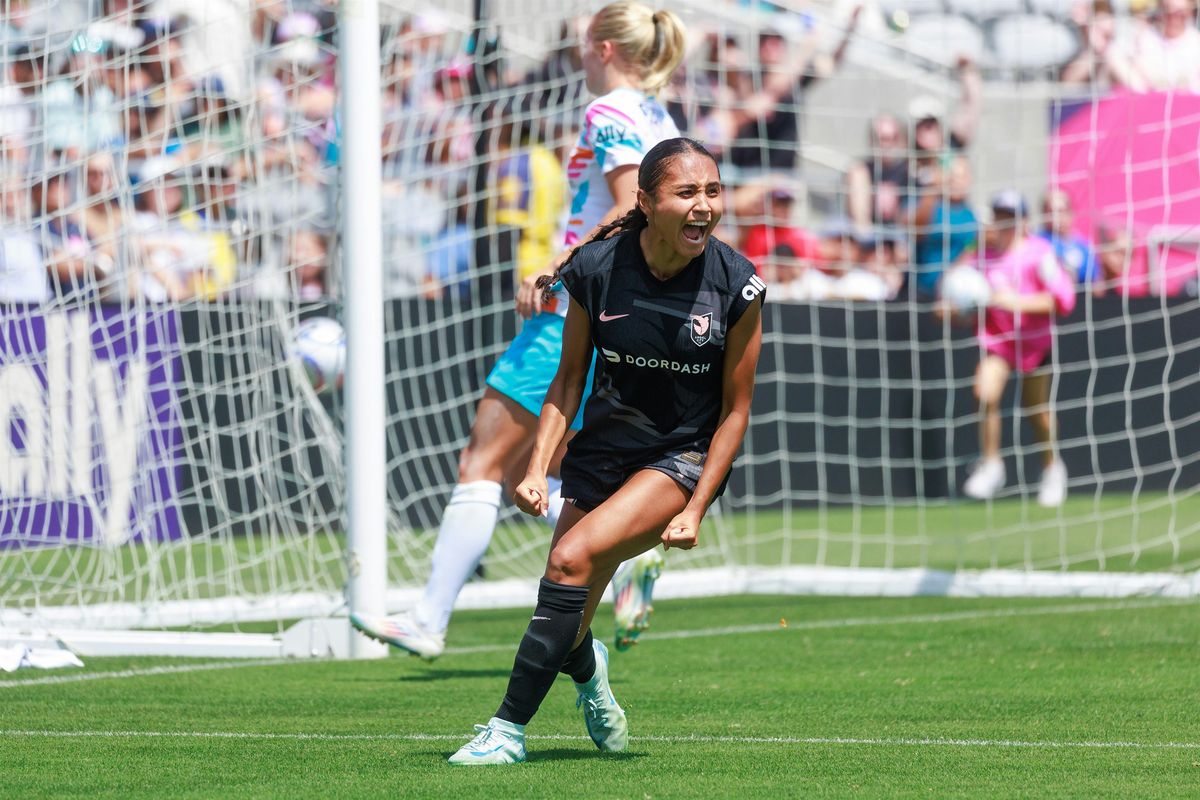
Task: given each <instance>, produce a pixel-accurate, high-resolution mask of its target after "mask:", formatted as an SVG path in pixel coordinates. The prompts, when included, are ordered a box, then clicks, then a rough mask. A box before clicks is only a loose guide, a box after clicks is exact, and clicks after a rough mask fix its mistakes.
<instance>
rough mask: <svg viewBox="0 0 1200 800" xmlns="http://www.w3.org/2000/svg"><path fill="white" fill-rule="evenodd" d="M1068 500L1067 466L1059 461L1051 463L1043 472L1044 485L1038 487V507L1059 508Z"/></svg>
mask: <svg viewBox="0 0 1200 800" xmlns="http://www.w3.org/2000/svg"><path fill="white" fill-rule="evenodd" d="M1066 499H1067V465H1066V464H1064V463H1063V462H1062V461H1060V460H1059V459H1057V458H1056V459H1054V460H1053V461H1052V462H1050V466H1048V467H1046V468H1045V469H1044V470H1042V483H1041V485H1040V486H1038V505H1039V506H1042V507H1044V508H1058V507H1059V506H1061V505H1062V504H1063V503H1064V502H1065V501H1066Z"/></svg>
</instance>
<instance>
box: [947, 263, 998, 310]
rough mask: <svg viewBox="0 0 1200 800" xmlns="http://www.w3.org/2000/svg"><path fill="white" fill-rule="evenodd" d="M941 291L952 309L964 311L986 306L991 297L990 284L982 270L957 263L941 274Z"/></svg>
mask: <svg viewBox="0 0 1200 800" xmlns="http://www.w3.org/2000/svg"><path fill="white" fill-rule="evenodd" d="M941 293H942V299H943V300H945V301H946V302H947V303H949V305H950V307H951V308H952V309H954V310H955V311H957V312H959V313H965V312H968V311H975V310H976V309H979V308H983V307H984V306H986V305H987V304H988V300H990V299H991V297H992V286H991V284H989V283H988V279H987V278H985V277H984V275H983V273H982V272H980V271H979V270H977V269H975V268H974V267H969V266H967V265H966V264H959V265H958V266H954V267H951V268H950V269H948V270H946V274H944V275H943V276H942V283H941Z"/></svg>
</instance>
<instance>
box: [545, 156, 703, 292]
mask: <svg viewBox="0 0 1200 800" xmlns="http://www.w3.org/2000/svg"><path fill="white" fill-rule="evenodd" d="M686 153H699V154H701V155H703V156H705V157H707V158H710V159H712V162H713V163H714V164H716V163H717V159H716V158H715V157H714V156H713V154H712V153H710V152H708V148H706V147H705V146H704V145H702V144H700V142H698V141H696V140H695V139H689V138H687V137H686V136H679V137H676V138H674V139H664V140H663V141H661V142H659V143H658V144H656V145H654V147H651V148H650V152H648V153H646V155H645V157H644V158H643V159H642V163H641V164H640V165H639V166H638V188H639V189H641V190H642V191H643V192H644V193H646V194H649V195H653V194H654V193H655V192H656V191H658V187H659V184H661V183H662V182H663V178H665V177H666V175H667V168H668V167H669V166H670V163H671V161H672V160H673V159H674V158H675V157H676V156H681V155H684V154H686ZM649 224H650V220H649V219H648V218H647V217H646V212H645V211H642V207H641V206H639V205H637V204H636V203H635V204H634V206H633V208H632V209H630V210H629V211H627V212H626V213H625V214H623V215H621V216H620V217H617V218H616V219H614V220H613V221H612V222H610V223H608V224H607V225H603V226H601V227H600V228H599V229H598V230H597V231H596V232H595V233H594V234H593V235H592V237H591V238H590V239H588V240H587V241H586V242H583V243H581V244H580V245H579V246H577V247H576V248H575V249H574V250H572V251H571V254H570V255H569V256H567V260H566V261H564V262H563V263H562V264H561V265H560V266H559V267H558V269H556V270H554V272H553V273H552V274H550V275H543V276H542V277H540V278H538V279H537V284H536V286H537V288H538V289H541V290H542V302H544V303H546V302H549V301H550V297H551V295H552V294H553V293H552V292H551V290H550V288H551V287H552V286H554V284H556V283H558V281H559V278H560V277H561V275H562V271H563V270H564V269H566V268H567V267H568V266H569V265H570V264H571V262H572V261H574V260H575V256H576V255H578V254H579V250H580V248H582V247H583V245H584V244H590V243H591V242H600V241H603V240H605V239H608V238H609V237H611V236H616V235H618V234H621V233H625V232H627V231H635V232H636V231H640V230H643V229H644V228H646V227H647V226H649Z"/></svg>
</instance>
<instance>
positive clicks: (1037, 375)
mask: <svg viewBox="0 0 1200 800" xmlns="http://www.w3.org/2000/svg"><path fill="white" fill-rule="evenodd" d="M1052 379H1053V376H1052V375H1051V374H1050V370H1048V369H1040V370H1038V371H1036V372H1030V373H1027V374H1025V375H1022V376H1021V405H1022V406H1024V407H1025V410H1026V411H1028V412H1031V413H1037V412H1040V411H1045V410H1046V404H1047V403H1049V402H1050V382H1051V380H1052Z"/></svg>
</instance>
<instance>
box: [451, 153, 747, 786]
mask: <svg viewBox="0 0 1200 800" xmlns="http://www.w3.org/2000/svg"><path fill="white" fill-rule="evenodd" d="M723 210H724V198H723V196H722V187H721V178H720V174H719V173H718V170H717V163H716V161H715V159H714V158H713V157H712V155H711V154H709V152H708V151H707V150H705V149H704V147H703V146H702V145H700V144H698V143H697V142H695V141H693V140H691V139H683V138H677V139H669V140H667V141H664V142H660V143H659V144H657V145H655V146H654V148H652V149H651V150H650V152H649V153H647V154H646V157H645V159H644V160H643V161H642V164H641V167H639V169H638V192H637V205H636V206H635V208H634V209H633V211H631V212H630V213H629V214H627V215H625V216H624V217H621V218H620V219H618V220H616V221H615V222H613V223H612V224H611V225H608V226H605V227H603V228H601V229H600V230H599V231H598V232H597V234H596V235H595V237H594V239H593V241H592V242H591V243H589V244H587V245H585V246H583V247H581V248H579V250H577V251H576V252H575V253H574V255H573V256H572V257H571V258H570V259H568V260H567V262H566V263H565V264H564V265H563V268H562V270H561V271H560V273H559V276H558V277H560V278H561V281H562V283H563V285H565V286H566V289H567V291H568V292H569V293H570V307H569V310H568V312H567V321H566V326H565V329H564V331H563V350H562V360H561V362H560V364H559V367H558V373H557V374H556V375H555V377H554V382H553V383H551V385H550V389H549V391H548V392H547V393H546V402H545V404H544V405H543V406H542V414H541V420H540V422H539V425H538V433H537V441H536V443H535V444H534V448H533V454H532V456H531V457H530V459H529V467H528V471H527V473H526V475H525V480H524V481H522V482H521V484H520V486H518V487H517V492H516V499H517V505H518V506H520V508H521V510H522V511H525V512H526V513H528V514H535V515H537V514H542V513H543V512H544V511H545V509H546V506H547V503H548V498H549V496H550V493H549V488H548V485H547V480H546V472H547V469H548V467H549V466H550V460H551V457H552V456H553V454H554V452H555V451H556V450H557V448H558V446H559V443H560V441H561V440H562V439H563V436H564V435H565V434H566V431H567V421H568V420H570V419H572V418H573V417H574V416H575V413H576V410H577V409H578V408H579V405H580V399H581V396H582V394H583V391H584V385H585V383H586V378H587V371H588V365H589V363H590V362H591V358H592V351H593V348H594V349H595V350H596V351H597V352H598V353H599V357H598V358H597V359H596V375H595V383H594V387H593V389H592V394H591V397H590V398H589V399H588V403H587V406H586V408H585V409H584V420H583V429H582V430H581V431H580V432H579V434H578V435H577V436H576V437H575V438H574V439H572V440H571V443H570V446H569V447H568V449H567V455H566V457H565V458H564V460H563V464H562V481H563V484H562V494H563V497H565V498H567V500H568V502H567V505H565V506H564V507H563V511H562V516H561V517H560V518H559V522H558V528H557V530H556V531H555V534H554V539H553V541H552V543H551V545H550V556H549V559H548V560H547V563H546V572H545V575H544V577H543V578H542V581H541V586H540V589H539V591H538V602H537V607H536V608H535V609H534V612H533V617H532V619H531V620H530V623H529V627H528V629H527V630H526V632H525V637H524V638H523V639H522V640H521V644H520V646H519V647H518V649H517V657H516V662H515V664H514V665H513V671H512V676H511V677H510V679H509V683H508V692H507V693H506V694H505V695H504V701H503V702H502V703H501V705H500V709H499V710H498V711H497V712H496V715H495V716H494V717H492V719H491V721H490V722H488V724H487V725H479V726H476V730H477V731H478V735H477V736H476V737H475V738H474V739H473V740H472V741H471V742H469V743H468V744H466V745H464V746H463V747H462V748H461V749H460V750H459V751H458V752H457V753H455V754H454V755H453V756H451V758H450V763H452V764H511V763H516V762H519V761H524V760H525V725H526V723H528V722H529V720H530V719H531V718H532V717H533V715H534V713H535V712H536V711H537V709H538V706H539V705H540V704H541V702H542V700H543V698H545V696H546V693H547V692H548V691H549V690H550V686H551V684H553V683H554V679H555V677H557V675H558V673H559V672H564V673H566V674H568V675H570V676H571V678H572V680H574V681H575V688H576V690H577V692H578V695H579V699H578V702H577V705H579V706H583V708H584V722H585V724H586V726H587V731H588V734H589V735H590V736H591V738H592V741H594V742H595V743H596V746H597V747H598V748H600V749H601V750H604V751H619V750H623V749H625V746H626V742H627V731H626V723H625V713H624V712H623V711H622V710H621V707H620V706H619V705H618V704H617V701H616V698H614V697H613V694H612V691H611V689H610V688H609V685H608V650H607V648H605V646H604V644H603V643H601V642H600V641H598V640H594V639H593V638H592V634H591V631H590V629H589V625H590V624H591V621H592V616H593V615H594V614H595V611H596V604H597V603H598V602H599V601H600V596H601V594H602V593H603V591H604V587H605V586H606V585H607V584H608V581H609V579H610V578H611V577H612V575H613V571H614V570H615V569H616V568H617V565H618V564H619V563H620V562H621V561H622V560H623V559H627V558H631V557H633V556H636V555H638V554H639V553H643V552H645V551H647V550H650V549H652V548H653V547H654V546H655V545H657V544H658V543H659V542H661V543H662V544H663V546H664V547H668V548H669V547H681V548H685V549H687V548H692V547H695V546H696V544H697V535H698V532H699V530H700V521H701V519H702V518H703V517H704V513H705V511H706V510H707V509H708V506H709V504H710V503H711V502H712V501H713V500H714V499H715V498H716V497H717V496H718V495H719V494H720V493H721V491H722V489H723V488H724V486H725V482H726V480H727V478H728V475H729V470H730V467H731V465H732V464H733V457H734V455H735V453H736V452H737V450H738V448H739V447H740V446H741V443H742V437H743V436H744V435H745V433H746V425H747V423H748V421H749V415H750V396H751V393H752V390H753V387H754V371H755V367H756V366H757V364H758V354H759V348H760V345H761V341H762V324H761V319H760V310H761V299H762V293H763V291H764V290H765V288H766V286H765V284H764V283H763V282H762V281H761V280H760V279H759V278H758V277H757V276H756V275H755V272H754V266H753V265H752V264H751V263H750V262H749V261H748V260H747V259H746V258H744V257H743V256H741V255H740V254H738V253H737V252H735V251H734V250H733V249H731V248H730V247H728V246H727V245H725V244H723V243H721V242H720V241H718V240H716V239H713V238H711V234H712V230H713V228H714V227H715V226H716V224H717V222H718V220H720V218H721V213H722V211H723ZM614 234H616V235H614Z"/></svg>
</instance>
